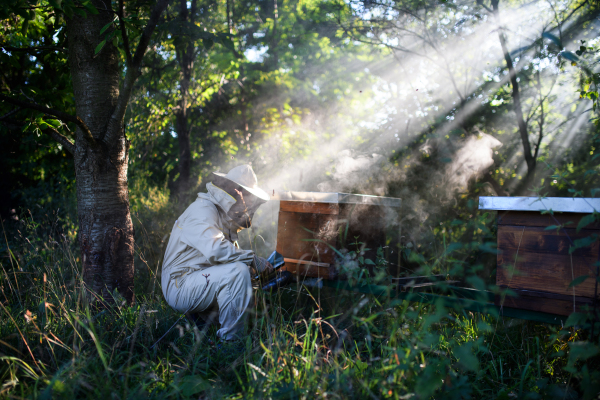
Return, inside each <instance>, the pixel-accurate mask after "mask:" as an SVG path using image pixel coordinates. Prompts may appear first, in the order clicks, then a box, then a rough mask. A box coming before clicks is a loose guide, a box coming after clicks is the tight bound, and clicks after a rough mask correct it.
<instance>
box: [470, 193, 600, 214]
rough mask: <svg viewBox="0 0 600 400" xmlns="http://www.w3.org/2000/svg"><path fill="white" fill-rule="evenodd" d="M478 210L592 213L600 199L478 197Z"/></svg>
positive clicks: (599, 208) (599, 207)
mask: <svg viewBox="0 0 600 400" xmlns="http://www.w3.org/2000/svg"><path fill="white" fill-rule="evenodd" d="M479 209H480V210H503V211H549V210H552V211H556V212H572V213H593V212H594V211H600V199H594V198H590V197H587V198H583V197H580V198H572V197H489V196H481V197H479Z"/></svg>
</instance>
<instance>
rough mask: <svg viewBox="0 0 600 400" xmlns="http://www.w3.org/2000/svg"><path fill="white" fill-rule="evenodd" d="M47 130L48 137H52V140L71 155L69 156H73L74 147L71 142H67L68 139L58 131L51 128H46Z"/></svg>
mask: <svg viewBox="0 0 600 400" xmlns="http://www.w3.org/2000/svg"><path fill="white" fill-rule="evenodd" d="M48 129H50V136H52V138H53V139H54V140H56V141H57V142H58V143H60V144H62V146H63V147H64V148H65V149H66V150H67V151H68V152H69V153H71V155H74V154H75V145H74V144H73V142H71V141H70V140H69V138H68V137H66V136H65V135H63V134H61V133H60V132H59V131H57V130H56V129H54V128H52V127H51V126H48ZM42 132H43V131H42Z"/></svg>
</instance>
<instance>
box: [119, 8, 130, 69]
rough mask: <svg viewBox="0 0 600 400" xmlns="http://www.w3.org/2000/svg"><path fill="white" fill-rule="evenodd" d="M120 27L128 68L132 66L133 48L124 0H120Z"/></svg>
mask: <svg viewBox="0 0 600 400" xmlns="http://www.w3.org/2000/svg"><path fill="white" fill-rule="evenodd" d="M118 13H119V27H120V28H121V36H122V37H123V47H124V50H125V59H126V63H127V68H130V67H131V49H130V48H129V37H128V36H127V30H126V29H125V20H124V18H125V13H124V12H123V0H119V11H118Z"/></svg>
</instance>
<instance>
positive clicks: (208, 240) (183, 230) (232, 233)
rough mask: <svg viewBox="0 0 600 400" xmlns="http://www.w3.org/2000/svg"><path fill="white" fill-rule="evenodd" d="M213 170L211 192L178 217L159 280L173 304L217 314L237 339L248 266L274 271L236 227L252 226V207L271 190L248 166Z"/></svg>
mask: <svg viewBox="0 0 600 400" xmlns="http://www.w3.org/2000/svg"><path fill="white" fill-rule="evenodd" d="M214 175H215V176H214V179H213V181H212V183H209V184H208V185H206V189H207V193H198V198H197V199H196V201H194V202H193V203H192V204H191V205H190V206H189V207H188V208H187V210H185V212H184V213H183V214H181V216H180V217H179V218H178V219H177V221H175V225H174V226H173V230H172V231H171V237H170V239H169V244H168V245H167V250H166V252H165V257H164V262H163V270H162V277H161V281H162V288H163V294H164V296H165V299H166V300H167V303H168V304H169V305H170V306H171V307H173V308H174V309H175V310H177V311H179V312H182V313H186V314H195V313H197V314H198V315H199V316H201V317H202V318H203V319H205V320H208V319H213V318H214V316H215V315H218V320H219V323H220V324H221V326H220V329H219V330H218V331H217V335H218V336H219V337H220V338H221V339H224V340H234V339H237V338H238V337H239V336H240V334H241V330H242V328H243V323H244V316H245V314H246V313H245V311H246V309H247V308H248V305H249V304H250V301H251V299H252V285H251V282H250V276H251V275H250V274H251V271H250V269H251V268H252V269H253V270H254V271H253V272H256V273H269V272H271V271H272V266H271V264H270V263H269V262H268V261H267V260H265V259H264V258H261V257H258V256H257V255H256V254H254V252H253V251H252V250H242V249H240V248H239V247H238V245H237V238H238V232H239V231H241V230H242V229H245V228H249V227H250V226H251V225H252V217H253V216H254V212H255V211H256V209H257V208H258V207H259V206H260V205H261V204H263V203H265V202H266V201H267V200H269V195H268V194H267V193H266V192H265V191H263V190H262V189H260V188H259V187H258V184H257V179H256V175H255V174H254V171H253V170H252V167H250V166H249V165H240V166H239V167H235V168H233V169H232V170H231V171H229V172H228V173H227V174H222V173H218V172H214Z"/></svg>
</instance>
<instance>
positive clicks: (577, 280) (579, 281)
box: [569, 275, 590, 287]
mask: <svg viewBox="0 0 600 400" xmlns="http://www.w3.org/2000/svg"><path fill="white" fill-rule="evenodd" d="M589 277H590V276H589V275H581V276H578V277H577V278H575V279H573V281H572V282H571V283H570V284H569V287H573V286H577V285H581V284H582V283H583V282H584V281H585V280H586V279H587V278H589Z"/></svg>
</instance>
